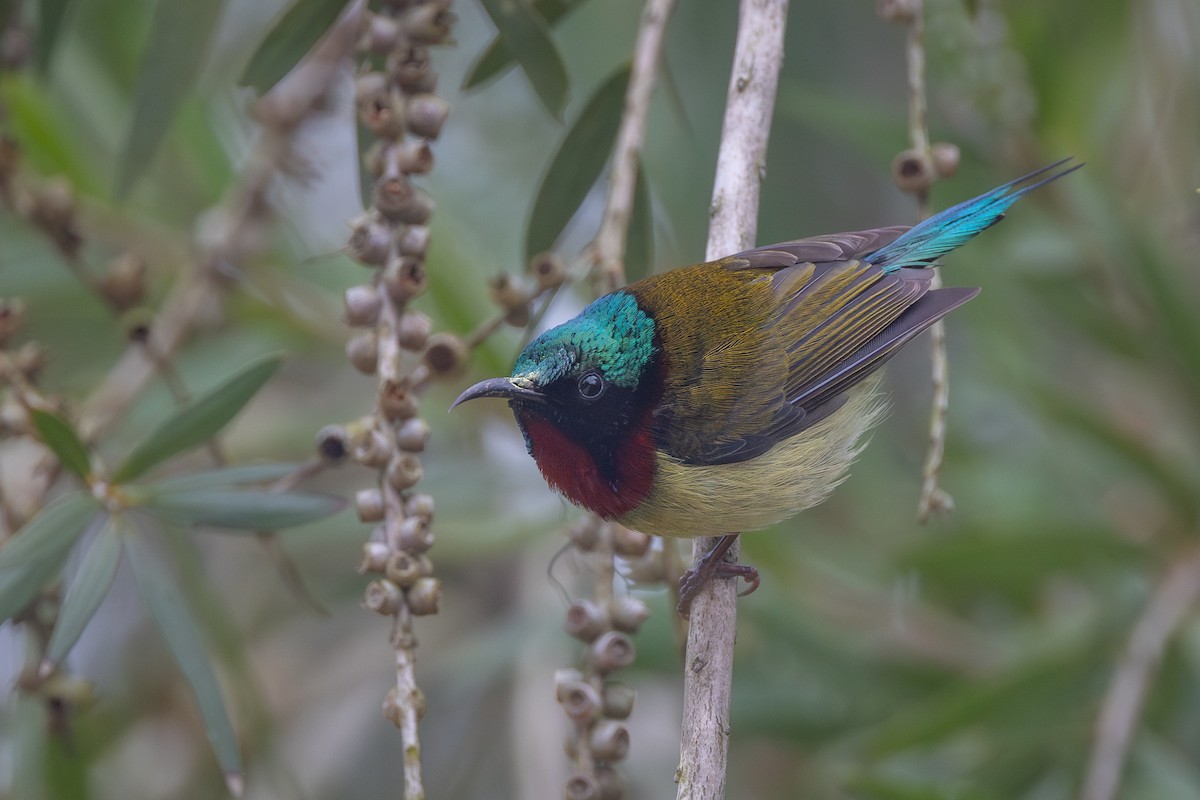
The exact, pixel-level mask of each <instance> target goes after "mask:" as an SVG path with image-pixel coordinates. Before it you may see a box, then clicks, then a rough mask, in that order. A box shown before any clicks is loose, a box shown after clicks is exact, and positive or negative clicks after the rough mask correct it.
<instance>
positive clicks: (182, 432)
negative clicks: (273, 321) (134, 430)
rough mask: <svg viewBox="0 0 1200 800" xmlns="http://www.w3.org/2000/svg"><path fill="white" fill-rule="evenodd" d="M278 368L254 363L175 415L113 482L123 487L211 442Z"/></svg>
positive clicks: (272, 360) (271, 362) (274, 359)
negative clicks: (152, 468) (175, 458)
mask: <svg viewBox="0 0 1200 800" xmlns="http://www.w3.org/2000/svg"><path fill="white" fill-rule="evenodd" d="M278 367H279V357H278V356H271V357H269V358H265V359H262V360H260V361H255V362H253V363H252V364H250V365H249V366H247V367H245V368H244V369H242V371H241V372H238V373H237V374H236V375H234V376H233V377H232V378H230V379H229V380H227V381H225V383H223V384H221V385H220V386H218V387H217V388H216V389H214V390H213V391H212V392H210V393H209V394H206V395H205V396H204V397H201V398H200V399H199V400H196V401H195V402H193V403H191V404H190V405H188V406H186V407H184V408H181V409H180V410H179V411H176V412H175V414H174V415H173V416H171V417H170V418H169V419H167V420H165V421H164V422H162V423H161V424H160V425H158V427H156V428H155V429H154V430H153V431H152V432H151V433H150V435H149V436H147V437H146V438H145V439H143V440H142V441H141V442H140V443H139V444H138V446H137V447H135V448H134V450H133V452H132V453H130V454H129V457H128V458H126V459H125V463H123V464H122V465H121V467H120V468H119V469H118V470H117V472H116V474H115V475H113V481H114V482H116V483H125V482H126V481H129V480H132V479H134V478H136V477H137V476H139V475H141V474H142V473H144V472H145V471H146V470H148V469H150V468H151V467H153V466H154V465H155V464H159V463H162V462H163V461H166V460H167V459H168V458H170V457H171V456H174V455H178V454H179V453H182V452H183V451H185V450H189V449H191V448H193V447H196V446H198V445H200V444H203V443H204V442H206V441H208V440H209V439H211V438H212V437H213V436H215V435H216V433H217V431H219V430H221V428H223V427H225V425H226V423H228V422H229V421H230V420H231V419H233V417H234V416H235V415H236V414H237V413H238V412H239V411H241V410H242V408H243V407H244V406H245V405H246V404H247V403H249V402H250V398H252V397H254V395H255V394H256V393H257V392H258V390H259V389H261V388H262V386H263V384H265V383H266V382H267V381H268V380H269V379H270V377H271V376H272V375H273V374H274V373H275V370H276V369H277V368H278Z"/></svg>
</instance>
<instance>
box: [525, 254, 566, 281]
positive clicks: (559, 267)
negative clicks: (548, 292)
mask: <svg viewBox="0 0 1200 800" xmlns="http://www.w3.org/2000/svg"><path fill="white" fill-rule="evenodd" d="M529 272H530V274H532V275H533V278H534V280H536V281H537V285H538V287H539V288H541V289H555V288H557V287H559V286H561V285H562V282H563V281H564V280H566V277H567V268H566V265H564V264H563V260H562V257H561V256H559V254H558V253H555V252H554V251H552V250H547V251H546V252H544V253H538V254H537V255H536V256H534V257H533V260H531V261H530V262H529Z"/></svg>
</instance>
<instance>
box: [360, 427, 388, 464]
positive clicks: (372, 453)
mask: <svg viewBox="0 0 1200 800" xmlns="http://www.w3.org/2000/svg"><path fill="white" fill-rule="evenodd" d="M391 457H392V447H391V445H390V444H389V443H388V440H387V437H386V436H384V435H383V434H382V433H380V432H379V431H377V430H371V431H368V432H367V433H365V434H364V435H363V437H362V438H361V439H359V440H358V441H357V442H355V443H354V460H355V461H357V462H358V463H359V464H362V465H363V466H364V467H368V468H370V469H378V468H379V467H382V466H383V465H384V464H386V463H388V459H390V458H391Z"/></svg>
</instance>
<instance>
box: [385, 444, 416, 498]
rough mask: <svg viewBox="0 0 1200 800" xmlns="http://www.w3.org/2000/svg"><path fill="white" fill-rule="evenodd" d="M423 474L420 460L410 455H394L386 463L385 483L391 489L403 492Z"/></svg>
mask: <svg viewBox="0 0 1200 800" xmlns="http://www.w3.org/2000/svg"><path fill="white" fill-rule="evenodd" d="M424 472H425V470H424V468H423V467H422V466H421V459H419V458H417V456H415V455H413V454H412V453H396V454H395V455H394V456H393V457H392V460H391V461H389V462H388V467H387V481H388V483H389V484H390V485H391V487H392V488H393V489H396V490H398V491H401V492H402V491H404V490H405V489H407V488H408V487H410V486H412V485H413V484H414V483H416V482H417V481H419V480H421V475H423V474H424Z"/></svg>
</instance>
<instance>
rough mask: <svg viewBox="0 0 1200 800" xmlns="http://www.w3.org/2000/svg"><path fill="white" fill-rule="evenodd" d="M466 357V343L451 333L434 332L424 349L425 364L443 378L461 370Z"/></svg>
mask: <svg viewBox="0 0 1200 800" xmlns="http://www.w3.org/2000/svg"><path fill="white" fill-rule="evenodd" d="M466 358H467V345H466V343H465V342H463V340H462V339H460V338H458V337H457V336H455V335H454V334H452V333H437V334H434V335H433V336H431V337H430V339H429V347H427V348H426V349H425V364H426V365H427V366H428V367H429V369H430V370H431V371H433V373H434V374H435V375H438V376H441V377H443V378H444V377H450V376H453V375H456V374H458V373H459V372H461V371H462V368H463V363H464V362H465V361H466Z"/></svg>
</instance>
